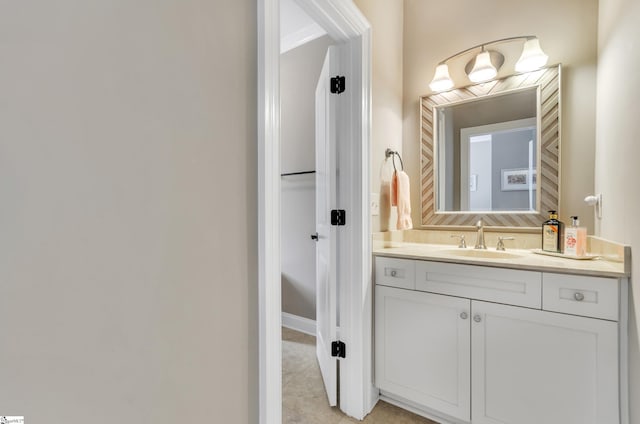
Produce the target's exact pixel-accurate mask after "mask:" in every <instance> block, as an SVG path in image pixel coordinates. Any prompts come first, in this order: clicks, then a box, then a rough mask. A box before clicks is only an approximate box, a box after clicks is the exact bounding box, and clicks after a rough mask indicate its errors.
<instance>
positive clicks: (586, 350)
mask: <svg viewBox="0 0 640 424" xmlns="http://www.w3.org/2000/svg"><path fill="white" fill-rule="evenodd" d="M472 311H473V314H472V318H473V321H472V355H471V356H472V364H471V368H472V398H473V411H472V422H473V423H474V424H541V423H544V424H604V423H607V424H617V423H619V422H620V421H619V414H618V348H617V346H618V328H617V323H615V322H610V321H604V320H599V319H593V318H585V317H576V316H570V315H563V314H557V313H553V312H546V311H537V310H531V309H526V308H519V307H513V306H505V305H498V304H492V303H485V302H479V301H473V302H472Z"/></svg>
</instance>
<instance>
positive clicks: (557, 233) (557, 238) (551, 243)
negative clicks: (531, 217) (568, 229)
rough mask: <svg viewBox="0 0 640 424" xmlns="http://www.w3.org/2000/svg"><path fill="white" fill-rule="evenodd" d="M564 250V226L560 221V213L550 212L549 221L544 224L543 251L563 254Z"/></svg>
mask: <svg viewBox="0 0 640 424" xmlns="http://www.w3.org/2000/svg"><path fill="white" fill-rule="evenodd" d="M563 248H564V224H563V223H562V222H560V221H558V213H557V212H556V211H549V219H548V220H546V221H545V222H544V223H543V224H542V250H544V251H545V252H554V253H562V250H563Z"/></svg>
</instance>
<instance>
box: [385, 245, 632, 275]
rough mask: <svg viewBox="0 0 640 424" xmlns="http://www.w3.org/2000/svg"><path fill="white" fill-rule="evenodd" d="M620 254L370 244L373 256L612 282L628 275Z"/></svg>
mask: <svg viewBox="0 0 640 424" xmlns="http://www.w3.org/2000/svg"><path fill="white" fill-rule="evenodd" d="M623 252H624V253H623V254H622V255H612V254H602V255H601V256H600V257H598V258H596V259H591V260H576V259H569V258H562V257H553V256H546V255H539V254H536V253H533V251H532V250H525V249H507V250H506V252H504V253H501V252H496V251H495V249H492V248H489V249H487V250H486V251H474V249H473V248H467V249H460V248H457V247H456V246H453V245H443V244H428V243H410V242H404V241H383V240H374V242H373V254H374V255H375V256H386V257H392V258H404V259H421V260H430V261H437V262H450V263H457V264H469V265H481V266H492V267H499V268H512V269H520V270H529V271H543V272H557V273H563V274H577V275H589V276H598V277H614V278H623V277H628V276H629V275H630V261H629V258H630V255H631V253H630V248H629V247H628V246H625V247H624V249H623ZM500 255H504V256H508V257H504V258H503V257H500Z"/></svg>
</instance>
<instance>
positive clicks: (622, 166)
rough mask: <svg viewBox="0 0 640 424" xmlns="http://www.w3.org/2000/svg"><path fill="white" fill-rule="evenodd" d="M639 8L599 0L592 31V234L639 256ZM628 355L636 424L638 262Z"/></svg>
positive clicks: (630, 1)
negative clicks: (595, 197)
mask: <svg viewBox="0 0 640 424" xmlns="http://www.w3.org/2000/svg"><path fill="white" fill-rule="evenodd" d="M638 22H640V2H638V1H636V0H603V1H601V2H600V22H599V28H598V33H599V35H598V109H597V116H598V119H597V132H596V191H597V192H599V193H602V196H603V209H602V220H601V221H600V222H598V225H597V226H598V234H599V235H601V236H602V237H605V238H608V239H612V240H616V241H619V242H624V243H627V244H630V245H631V249H632V255H634V256H636V257H637V255H638V252H639V251H640V222H639V221H638V217H640V195H639V193H640V192H639V191H638V187H637V184H638V182H639V181H640V167H639V166H638V158H640V143H639V142H640V136H639V135H640V122H639V121H638V117H639V116H640V106H639V103H638V95H639V94H640V75H639V74H638V72H637V69H638V68H639V67H640V44H638V40H639V39H640V28H639V27H638ZM631 275H632V278H631V283H632V284H631V287H632V289H631V302H630V303H631V313H630V323H629V324H630V325H629V327H630V328H629V339H630V340H629V345H630V346H629V355H630V368H631V369H630V373H629V374H630V380H631V394H630V398H631V424H640V403H639V402H638V400H639V399H640V341H639V339H640V328H639V321H640V320H639V314H640V287H638V284H637V282H638V279H639V278H640V277H639V276H640V261H638V260H634V261H633V263H632V269H631Z"/></svg>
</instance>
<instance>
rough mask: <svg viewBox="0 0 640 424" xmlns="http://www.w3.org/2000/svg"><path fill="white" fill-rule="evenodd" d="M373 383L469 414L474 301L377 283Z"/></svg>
mask: <svg viewBox="0 0 640 424" xmlns="http://www.w3.org/2000/svg"><path fill="white" fill-rule="evenodd" d="M375 290H376V291H375V323H376V324H375V350H374V352H375V384H376V386H377V387H378V388H379V389H381V390H383V391H388V392H390V393H393V394H396V395H398V396H401V397H403V398H404V399H408V400H410V401H412V402H415V403H417V404H419V405H423V406H426V407H428V408H432V409H434V410H438V411H440V412H443V413H446V414H448V415H450V416H452V417H455V418H458V419H460V420H463V421H469V420H470V409H471V399H470V397H469V396H470V380H471V378H470V377H471V376H470V373H471V370H470V363H471V358H470V354H471V346H470V343H471V342H470V338H471V334H470V332H471V326H470V324H469V322H470V321H471V319H470V318H471V317H470V315H471V301H470V300H469V299H463V298H459V297H452V296H442V295H439V294H432V293H423V292H418V291H413V290H403V289H397V288H392V287H385V286H380V285H377V286H376V289H375Z"/></svg>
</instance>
